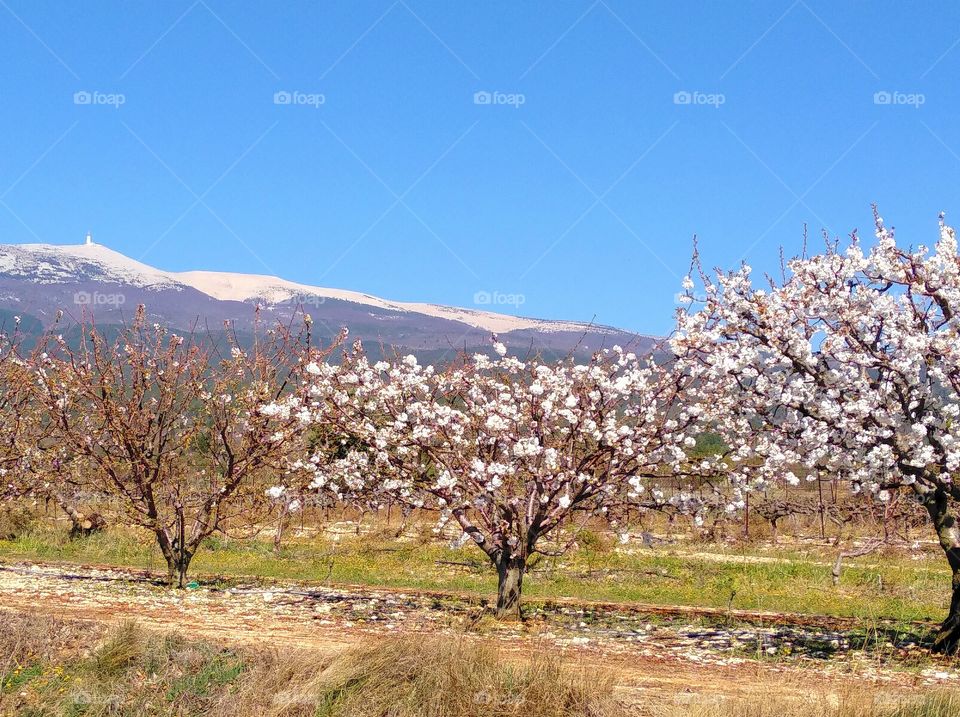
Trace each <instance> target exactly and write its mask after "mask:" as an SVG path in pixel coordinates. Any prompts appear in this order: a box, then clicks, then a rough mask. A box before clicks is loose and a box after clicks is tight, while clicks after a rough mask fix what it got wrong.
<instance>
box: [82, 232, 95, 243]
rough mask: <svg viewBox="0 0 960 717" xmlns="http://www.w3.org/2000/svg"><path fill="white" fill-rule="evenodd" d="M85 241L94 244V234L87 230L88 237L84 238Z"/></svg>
mask: <svg viewBox="0 0 960 717" xmlns="http://www.w3.org/2000/svg"><path fill="white" fill-rule="evenodd" d="M83 243H84V244H87V245H89V244H93V234H92V233H91V232H87V238H86V239H85V240H84V242H83Z"/></svg>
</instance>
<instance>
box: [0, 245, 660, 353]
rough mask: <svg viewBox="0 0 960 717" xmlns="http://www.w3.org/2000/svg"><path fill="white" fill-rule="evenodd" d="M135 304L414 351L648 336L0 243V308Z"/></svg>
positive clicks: (197, 321) (164, 317)
mask: <svg viewBox="0 0 960 717" xmlns="http://www.w3.org/2000/svg"><path fill="white" fill-rule="evenodd" d="M141 303H142V304H145V305H146V307H147V311H148V313H149V314H150V315H151V317H153V318H154V320H157V321H161V322H164V323H168V324H169V325H171V326H174V327H176V328H178V329H189V328H193V327H196V326H197V325H200V326H208V327H216V328H219V327H220V326H222V322H224V321H230V322H232V323H233V324H234V326H235V327H236V328H237V329H238V330H241V331H242V330H246V329H249V328H250V327H251V325H252V323H253V321H254V307H255V306H260V307H261V308H262V309H263V310H264V311H265V312H269V313H267V314H266V315H268V316H275V317H276V318H284V317H289V316H290V315H291V314H292V313H293V312H294V311H297V310H303V311H306V312H308V313H310V314H311V316H312V317H313V319H314V322H315V327H316V328H317V329H318V330H319V331H320V332H321V333H323V334H325V335H333V334H335V333H336V332H337V330H339V328H340V327H342V326H346V327H348V328H349V329H350V333H351V337H354V338H361V339H363V340H364V341H373V342H378V343H382V344H383V345H384V346H395V347H398V348H400V347H402V348H407V349H411V350H415V351H417V350H420V351H424V350H425V351H433V350H449V349H451V348H452V349H461V348H467V349H471V348H476V347H485V346H488V345H489V338H490V335H491V334H493V333H496V334H497V335H498V336H499V337H500V339H501V341H503V342H504V343H505V344H506V345H507V346H508V347H510V348H511V349H512V350H513V351H514V352H526V351H531V350H532V351H534V352H536V351H545V352H549V353H561V352H562V353H566V352H568V351H570V350H576V351H577V352H591V351H594V350H596V349H597V348H600V347H601V346H611V345H613V344H616V343H619V344H621V345H630V346H631V347H633V348H634V350H638V351H646V350H648V349H649V348H650V347H651V346H652V344H653V343H654V342H655V339H654V338H653V337H648V336H638V335H635V334H631V333H629V332H624V331H621V330H619V329H614V328H611V327H607V326H597V325H594V324H588V323H578V322H572V321H551V320H544V319H530V318H524V317H519V316H512V315H507V314H498V313H494V312H490V311H480V310H476V309H465V308H456V307H450V306H439V305H436V304H422V303H408V302H398V301H388V300H386V299H381V298H379V297H376V296H371V295H369V294H364V293H360V292H356V291H348V290H344V289H329V288H323V287H318V286H309V285H306V284H298V283H295V282H292V281H287V280H285V279H281V278H279V277H275V276H263V275H257V274H231V273H223V272H213V271H186V272H171V271H163V270H161V269H156V268H154V267H152V266H148V265H147V264H143V263H141V262H139V261H136V260H134V259H131V258H129V257H126V256H124V255H123V254H120V253H119V252H116V251H113V250H112V249H109V248H107V247H105V246H103V245H101V244H96V243H93V242H92V241H89V240H88V241H87V243H84V244H74V245H52V244H6V245H3V244H0V310H4V309H5V310H7V312H10V313H15V314H19V315H22V316H29V317H33V318H35V319H36V320H37V322H39V324H43V325H45V324H49V323H50V322H51V321H52V320H53V318H54V316H55V315H56V313H57V312H58V311H60V310H62V311H64V313H65V315H66V316H67V318H68V319H70V318H72V319H74V320H76V319H79V318H80V317H81V315H83V313H84V312H86V313H88V314H92V315H93V317H94V318H95V320H96V321H97V323H99V324H110V323H119V322H120V321H122V320H123V319H124V317H129V316H130V315H131V313H132V312H133V309H134V307H135V306H136V305H137V304H141Z"/></svg>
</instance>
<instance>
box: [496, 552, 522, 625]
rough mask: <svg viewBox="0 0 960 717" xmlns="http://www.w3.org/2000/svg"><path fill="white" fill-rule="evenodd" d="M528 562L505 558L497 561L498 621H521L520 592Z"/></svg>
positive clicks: (516, 558)
mask: <svg viewBox="0 0 960 717" xmlns="http://www.w3.org/2000/svg"><path fill="white" fill-rule="evenodd" d="M526 562H527V561H526V560H525V559H524V558H520V557H511V556H505V557H503V558H500V559H499V560H498V561H497V578H498V580H497V609H496V613H495V614H496V617H497V619H498V620H520V619H522V617H523V616H522V614H521V612H520V592H521V588H522V586H523V573H524V571H525V570H526V567H527V566H526Z"/></svg>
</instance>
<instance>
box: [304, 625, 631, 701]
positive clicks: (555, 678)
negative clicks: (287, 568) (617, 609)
mask: <svg viewBox="0 0 960 717" xmlns="http://www.w3.org/2000/svg"><path fill="white" fill-rule="evenodd" d="M319 687H320V689H321V693H322V707H321V709H320V710H319V711H318V713H317V714H318V715H324V716H326V715H330V717H334V716H336V717H380V716H381V715H391V717H447V716H450V717H453V716H456V717H501V716H502V717H506V716H507V715H524V717H561V716H562V715H585V716H586V715H590V716H591V717H602V716H608V715H609V716H611V717H612V716H613V715H626V714H627V712H626V711H625V710H624V708H623V707H622V706H620V705H619V704H618V703H617V702H616V701H615V700H614V698H613V686H612V684H611V682H610V680H609V679H604V678H603V677H599V678H598V677H597V676H596V675H591V676H587V675H586V674H582V673H580V674H578V673H575V672H571V671H569V670H567V669H566V668H565V667H564V665H563V664H562V663H561V660H560V659H559V658H558V657H556V656H554V655H550V654H547V655H543V654H537V653H534V654H533V655H531V656H530V658H529V659H526V660H521V661H517V660H516V659H510V660H504V659H502V655H501V654H500V651H499V649H498V648H497V647H496V646H495V645H494V644H493V643H485V642H478V641H472V640H465V639H460V640H457V639H451V638H436V637H431V638H422V637H406V638H402V639H398V640H394V641H391V642H388V643H386V644H382V645H372V646H369V647H365V648H362V649H358V650H356V651H354V652H351V653H348V654H346V655H344V656H343V657H342V658H341V659H339V660H336V661H335V662H333V663H332V664H331V665H330V667H329V668H328V669H327V670H325V671H324V672H323V673H322V674H321V676H320V681H319Z"/></svg>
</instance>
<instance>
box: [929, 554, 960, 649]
mask: <svg viewBox="0 0 960 717" xmlns="http://www.w3.org/2000/svg"><path fill="white" fill-rule="evenodd" d="M958 648H960V571H957V570H954V571H953V597H952V598H951V599H950V612H949V613H948V614H947V619H946V620H944V621H943V624H942V625H941V626H940V628H939V629H938V630H937V632H936V636H935V637H934V640H933V647H932V648H931V649H932V650H933V651H934V652H939V653H941V654H944V655H955V654H957V652H958Z"/></svg>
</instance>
